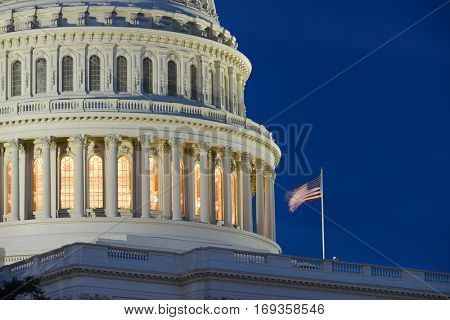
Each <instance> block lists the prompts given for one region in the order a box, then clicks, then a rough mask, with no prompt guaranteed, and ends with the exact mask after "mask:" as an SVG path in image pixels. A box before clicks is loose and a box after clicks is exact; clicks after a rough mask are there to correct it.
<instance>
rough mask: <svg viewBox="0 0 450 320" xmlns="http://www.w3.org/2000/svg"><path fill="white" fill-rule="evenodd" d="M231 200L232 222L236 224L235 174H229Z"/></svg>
mask: <svg viewBox="0 0 450 320" xmlns="http://www.w3.org/2000/svg"><path fill="white" fill-rule="evenodd" d="M231 201H232V203H231V212H232V214H233V217H232V220H233V221H232V223H233V225H235V226H236V225H237V224H238V214H237V183H236V174H232V175H231Z"/></svg>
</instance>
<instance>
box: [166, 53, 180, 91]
mask: <svg viewBox="0 0 450 320" xmlns="http://www.w3.org/2000/svg"><path fill="white" fill-rule="evenodd" d="M167 72H168V82H169V84H168V95H169V96H172V97H176V96H177V95H178V79H177V64H176V63H175V61H169V63H168V65H167Z"/></svg>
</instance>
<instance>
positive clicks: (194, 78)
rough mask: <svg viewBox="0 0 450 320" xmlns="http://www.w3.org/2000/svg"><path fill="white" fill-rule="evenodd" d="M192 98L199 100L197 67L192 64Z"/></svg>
mask: <svg viewBox="0 0 450 320" xmlns="http://www.w3.org/2000/svg"><path fill="white" fill-rule="evenodd" d="M191 99H192V100H197V68H196V67H195V66H194V65H191Z"/></svg>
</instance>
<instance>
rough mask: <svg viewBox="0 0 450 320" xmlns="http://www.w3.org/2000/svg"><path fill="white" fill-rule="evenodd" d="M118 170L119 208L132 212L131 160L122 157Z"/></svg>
mask: <svg viewBox="0 0 450 320" xmlns="http://www.w3.org/2000/svg"><path fill="white" fill-rule="evenodd" d="M117 170H118V172H117V174H118V175H117V178H118V179H117V188H118V200H119V201H118V202H119V203H118V207H119V209H126V210H131V196H132V194H131V193H132V189H131V160H130V159H128V158H127V157H120V158H119V160H118V167H117Z"/></svg>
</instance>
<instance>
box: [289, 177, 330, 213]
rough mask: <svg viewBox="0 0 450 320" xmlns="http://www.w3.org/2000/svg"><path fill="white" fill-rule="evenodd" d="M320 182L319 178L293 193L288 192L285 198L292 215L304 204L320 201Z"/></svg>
mask: <svg viewBox="0 0 450 320" xmlns="http://www.w3.org/2000/svg"><path fill="white" fill-rule="evenodd" d="M320 181H321V177H320V176H319V177H317V178H316V179H314V180H312V181H310V182H308V183H307V184H305V185H303V186H301V187H299V188H297V189H295V190H294V191H292V192H289V193H288V194H287V197H286V198H287V200H288V202H289V211H290V212H292V213H293V212H295V211H296V210H297V209H298V207H300V206H301V205H302V204H304V203H307V202H311V201H317V200H320V199H322V187H321V185H320Z"/></svg>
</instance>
